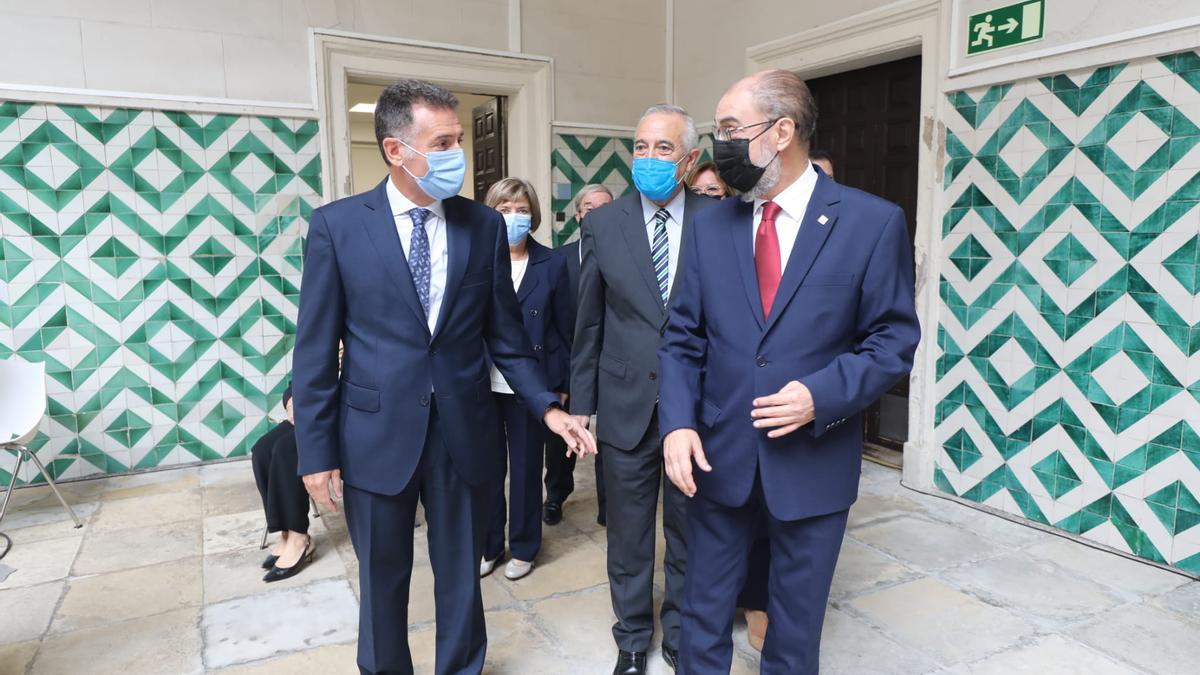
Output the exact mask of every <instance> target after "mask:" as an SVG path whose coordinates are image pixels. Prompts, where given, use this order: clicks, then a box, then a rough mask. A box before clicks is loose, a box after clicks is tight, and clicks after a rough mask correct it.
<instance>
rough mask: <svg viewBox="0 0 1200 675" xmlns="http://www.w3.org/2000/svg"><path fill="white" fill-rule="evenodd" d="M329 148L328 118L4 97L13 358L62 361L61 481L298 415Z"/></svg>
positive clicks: (226, 445) (57, 461)
mask: <svg viewBox="0 0 1200 675" xmlns="http://www.w3.org/2000/svg"><path fill="white" fill-rule="evenodd" d="M318 146H319V143H318V139H317V123H316V122H315V121H312V120H300V119H281V118H271V117H252V116H237V115H198V114H189V113H182V112H171V111H152V110H135V109H112V108H95V107H81V106H66V105H62V106H60V105H47V104H40V103H36V104H35V103H22V102H15V101H0V358H7V357H9V356H11V355H13V354H14V353H16V354H17V355H19V356H22V357H25V358H27V359H30V360H38V361H45V362H46V365H47V370H48V372H49V377H48V378H47V379H48V387H49V416H48V417H47V419H46V420H44V422H43V425H42V427H41V431H40V433H39V434H38V436H37V438H36V440H35V441H34V442H33V446H34V447H35V448H36V450H37V452H38V456H39V457H40V458H41V459H42V460H43V461H45V462H47V463H48V464H49V466H50V467H51V469H52V471H53V473H54V474H55V475H57V476H61V477H68V478H73V477H80V476H85V475H89V474H96V473H117V472H122V471H127V470H132V469H142V468H151V467H160V466H166V465H173V464H182V463H188V462H196V461H204V460H213V459H219V458H223V457H230V456H236V455H241V454H245V453H247V452H248V450H249V443H251V442H253V440H255V439H256V438H257V436H258V435H259V434H260V433H261V432H262V431H263V430H264V429H265V428H266V426H267V425H268V421H267V416H268V414H272V415H274V416H276V417H279V416H280V415H282V409H281V408H280V406H279V402H280V396H281V394H282V391H283V388H284V387H285V385H286V381H287V376H288V369H289V365H290V358H289V351H290V349H291V346H292V341H293V337H292V335H293V333H294V330H295V319H296V303H297V299H298V292H299V291H298V286H299V275H300V253H301V236H302V232H303V228H304V224H305V222H306V218H307V216H308V214H309V213H310V212H311V210H312V209H313V208H314V207H315V206H317V205H318V204H319V200H320V161H319V158H318ZM13 459H14V458H13V457H12V455H10V454H9V453H2V454H0V482H3V483H4V484H7V481H8V480H9V478H10V477H11V474H10V473H9V472H10V471H11V469H12V467H13ZM33 477H34V472H33V471H32V470H27V469H23V470H22V475H21V476H20V478H21V479H22V480H29V479H32V478H33ZM36 480H38V481H40V477H39V478H37V479H36Z"/></svg>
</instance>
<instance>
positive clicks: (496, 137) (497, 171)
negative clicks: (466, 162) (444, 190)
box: [471, 97, 508, 201]
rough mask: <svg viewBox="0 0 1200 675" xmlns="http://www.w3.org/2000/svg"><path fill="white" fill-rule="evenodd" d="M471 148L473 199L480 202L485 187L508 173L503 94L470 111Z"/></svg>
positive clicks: (483, 195) (485, 189) (486, 189)
mask: <svg viewBox="0 0 1200 675" xmlns="http://www.w3.org/2000/svg"><path fill="white" fill-rule="evenodd" d="M471 149H472V153H473V155H474V157H473V159H474V173H475V175H474V181H475V199H476V200H477V201H483V199H484V197H486V196H487V191H488V188H490V187H491V186H492V184H493V183H496V182H497V181H499V180H500V179H501V178H504V177H505V176H507V175H508V158H507V157H506V155H507V154H508V152H507V151H508V134H507V132H506V129H505V123H504V99H503V98H502V97H496V98H493V99H492V100H490V101H488V102H487V103H484V104H483V105H481V106H477V107H475V108H473V109H472V110H471Z"/></svg>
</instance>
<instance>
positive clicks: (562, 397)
mask: <svg viewBox="0 0 1200 675" xmlns="http://www.w3.org/2000/svg"><path fill="white" fill-rule="evenodd" d="M558 404H559V405H561V406H562V407H563V410H566V409H567V394H566V392H562V391H560V392H558Z"/></svg>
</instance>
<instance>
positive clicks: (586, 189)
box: [571, 183, 615, 213]
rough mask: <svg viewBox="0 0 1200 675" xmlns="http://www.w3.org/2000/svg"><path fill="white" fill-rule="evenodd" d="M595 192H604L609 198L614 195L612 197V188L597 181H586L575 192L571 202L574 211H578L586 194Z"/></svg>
mask: <svg viewBox="0 0 1200 675" xmlns="http://www.w3.org/2000/svg"><path fill="white" fill-rule="evenodd" d="M595 192H603V193H604V194H606V195H608V198H609V199H615V197H613V193H612V190H609V189H608V188H606V187H604V186H603V185H601V184H599V183H588V184H587V185H584V186H583V187H581V188H579V192H576V193H575V199H574V200H572V202H571V205H572V206H573V207H574V209H575V213H579V205H580V204H582V203H583V200H585V199H587V197H588V195H590V194H592V193H595Z"/></svg>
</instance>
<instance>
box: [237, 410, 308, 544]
mask: <svg viewBox="0 0 1200 675" xmlns="http://www.w3.org/2000/svg"><path fill="white" fill-rule="evenodd" d="M250 464H251V466H252V468H253V469H254V482H255V484H256V485H258V494H259V496H261V497H262V503H263V511H264V512H265V513H266V516H267V531H269V532H279V531H282V530H287V531H288V532H299V533H300V534H308V491H307V490H305V489H304V481H303V480H301V479H300V476H299V475H298V474H297V472H296V428H295V427H293V426H292V423H291V422H282V423H280V424H278V425H276V426H275V428H274V429H271V430H270V431H268V432H267V433H265V434H263V437H262V438H260V439H258V441H256V442H255V443H254V447H253V448H252V449H251V450H250Z"/></svg>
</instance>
